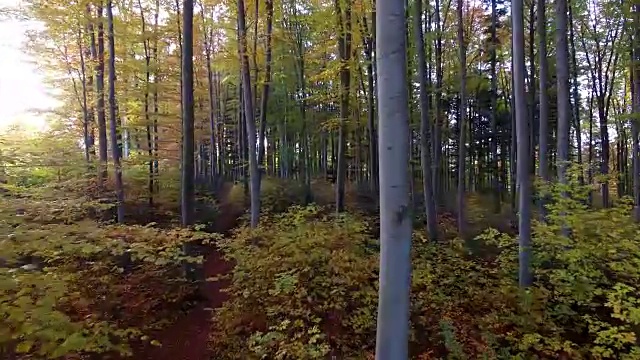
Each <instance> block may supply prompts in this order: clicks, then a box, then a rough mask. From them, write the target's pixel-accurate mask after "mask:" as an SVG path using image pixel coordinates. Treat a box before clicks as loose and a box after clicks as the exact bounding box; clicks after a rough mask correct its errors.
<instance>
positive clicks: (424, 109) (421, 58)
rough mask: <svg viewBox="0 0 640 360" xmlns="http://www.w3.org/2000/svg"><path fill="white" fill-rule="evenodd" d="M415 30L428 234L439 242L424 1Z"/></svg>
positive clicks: (418, 4) (417, 4) (418, 5)
mask: <svg viewBox="0 0 640 360" xmlns="http://www.w3.org/2000/svg"><path fill="white" fill-rule="evenodd" d="M413 6H414V8H415V13H414V15H413V18H414V28H415V29H414V30H415V42H416V51H417V52H418V82H419V84H420V148H421V149H420V151H421V152H420V154H421V155H420V162H421V166H422V191H423V196H424V207H425V215H426V217H427V233H428V235H429V239H430V240H432V241H435V240H437V237H438V228H437V226H438V225H437V224H438V223H437V213H436V204H435V202H434V200H433V186H432V183H431V182H432V180H433V179H432V176H431V132H430V126H431V124H430V121H429V109H430V106H429V105H430V104H429V96H430V94H429V93H428V91H429V90H428V86H429V85H430V84H427V64H426V55H425V51H424V37H423V34H422V0H416V1H415V3H414V5H413Z"/></svg>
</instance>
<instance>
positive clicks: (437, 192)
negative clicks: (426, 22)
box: [432, 0, 445, 205]
mask: <svg viewBox="0 0 640 360" xmlns="http://www.w3.org/2000/svg"><path fill="white" fill-rule="evenodd" d="M434 12H435V14H434V21H435V22H436V44H435V48H436V49H435V50H436V51H435V53H436V89H435V98H436V99H435V115H436V119H435V125H434V131H433V143H434V144H433V175H432V176H433V191H434V196H435V201H436V204H437V205H442V204H443V201H444V196H443V194H444V190H445V188H444V181H443V180H444V171H443V168H442V162H443V159H442V128H443V114H442V83H443V77H444V73H443V70H442V23H441V21H440V0H435V9H434Z"/></svg>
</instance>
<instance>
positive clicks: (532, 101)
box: [529, 0, 536, 175]
mask: <svg viewBox="0 0 640 360" xmlns="http://www.w3.org/2000/svg"><path fill="white" fill-rule="evenodd" d="M530 2H531V4H530V5H531V6H530V7H529V155H530V156H531V161H530V162H529V171H530V172H531V175H535V173H536V127H535V120H536V64H535V52H534V43H535V16H536V13H535V3H536V2H535V1H533V0H531V1H530Z"/></svg>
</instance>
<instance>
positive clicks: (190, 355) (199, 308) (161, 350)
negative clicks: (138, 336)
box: [132, 183, 242, 360]
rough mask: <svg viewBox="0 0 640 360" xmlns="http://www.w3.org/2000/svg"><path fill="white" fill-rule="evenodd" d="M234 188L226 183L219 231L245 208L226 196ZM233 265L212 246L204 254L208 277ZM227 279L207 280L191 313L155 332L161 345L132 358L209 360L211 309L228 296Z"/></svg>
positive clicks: (142, 349)
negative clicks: (236, 204) (226, 292)
mask: <svg viewBox="0 0 640 360" xmlns="http://www.w3.org/2000/svg"><path fill="white" fill-rule="evenodd" d="M231 188H232V184H231V183H226V184H224V185H223V187H222V190H221V191H220V195H219V200H218V202H219V205H218V206H219V212H218V214H219V215H218V218H217V219H216V221H215V223H214V228H213V230H214V231H215V232H217V233H221V234H224V235H226V234H228V232H229V231H230V230H231V229H233V228H234V227H235V226H236V224H237V222H238V217H239V216H240V215H241V214H242V209H238V208H237V207H236V206H234V204H232V203H230V202H229V201H228V200H227V198H228V195H229V192H230V190H231ZM232 267H233V265H232V264H230V263H229V262H227V261H225V259H224V258H223V257H222V254H221V253H220V252H219V251H218V250H217V249H216V248H215V245H214V246H211V248H210V249H209V252H208V254H206V255H205V261H204V273H205V278H210V277H214V276H218V275H224V274H227V273H229V272H230V271H231V269H232ZM227 281H228V280H221V281H205V282H204V284H203V285H202V287H201V289H200V292H201V293H202V294H203V296H204V298H205V299H204V301H201V302H200V303H199V304H197V305H196V306H195V307H194V308H192V309H190V310H189V312H188V313H186V314H185V315H183V316H182V317H180V318H179V319H178V320H177V321H176V322H175V323H173V324H172V325H170V326H169V327H167V328H165V329H163V330H162V331H160V332H159V333H157V334H154V337H153V338H154V339H155V340H157V341H159V342H160V344H161V346H153V345H150V344H147V345H145V346H141V347H140V348H137V349H134V354H133V356H132V358H133V359H136V360H207V359H209V358H210V357H209V356H208V355H209V354H208V342H209V333H210V331H211V318H212V315H213V314H212V312H213V311H214V310H215V309H216V308H218V307H220V306H221V305H222V303H223V302H224V301H225V300H226V298H227V295H226V294H225V293H224V292H223V291H222V290H223V289H224V288H225V286H226V283H227Z"/></svg>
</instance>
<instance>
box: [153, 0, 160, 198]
mask: <svg viewBox="0 0 640 360" xmlns="http://www.w3.org/2000/svg"><path fill="white" fill-rule="evenodd" d="M155 5H156V6H155V13H154V17H153V19H154V20H153V33H154V35H155V40H154V42H153V63H154V64H155V67H156V69H155V73H154V75H153V85H154V86H153V176H154V178H156V179H157V178H158V176H159V175H160V164H159V162H158V136H159V135H158V117H159V115H160V109H159V103H158V83H159V82H160V70H159V68H160V66H159V63H158V37H159V35H158V20H159V19H158V18H159V17H160V0H156V1H155ZM155 187H156V188H155V191H156V192H157V191H159V190H160V186H159V184H158V182H157V181H156V182H155Z"/></svg>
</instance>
